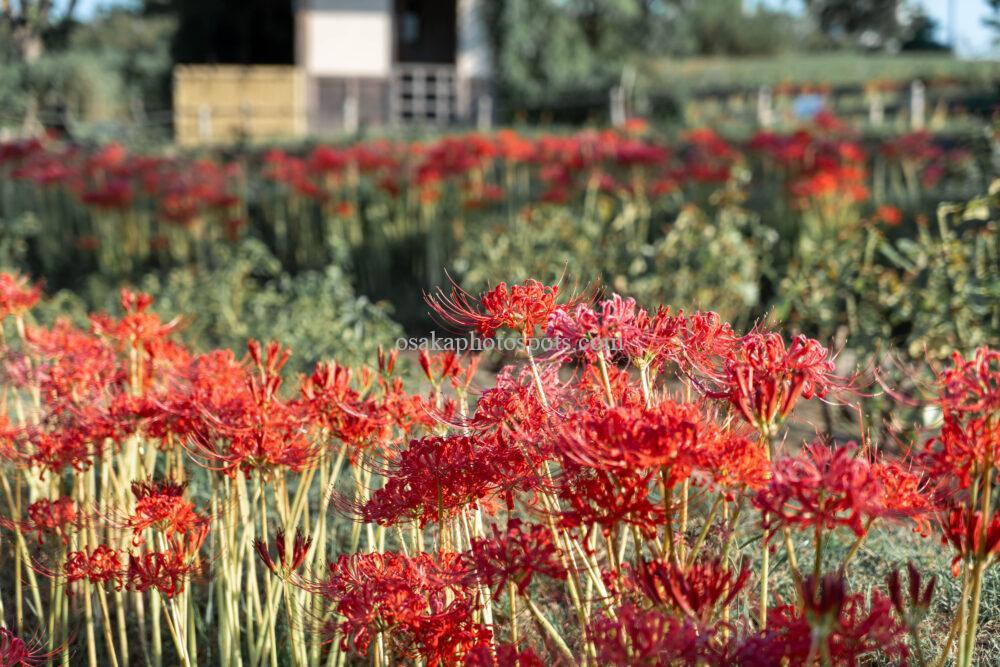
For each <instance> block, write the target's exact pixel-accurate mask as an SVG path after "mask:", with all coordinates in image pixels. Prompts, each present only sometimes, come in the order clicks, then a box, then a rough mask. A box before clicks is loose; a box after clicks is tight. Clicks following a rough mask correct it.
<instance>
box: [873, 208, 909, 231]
mask: <svg viewBox="0 0 1000 667" xmlns="http://www.w3.org/2000/svg"><path fill="white" fill-rule="evenodd" d="M874 218H875V220H876V221H878V222H880V223H882V224H883V225H885V226H886V227H899V225H900V224H902V222H903V212H902V211H900V210H899V209H898V208H896V207H895V206H891V205H888V204H883V205H882V206H879V207H878V208H877V209H875V216H874Z"/></svg>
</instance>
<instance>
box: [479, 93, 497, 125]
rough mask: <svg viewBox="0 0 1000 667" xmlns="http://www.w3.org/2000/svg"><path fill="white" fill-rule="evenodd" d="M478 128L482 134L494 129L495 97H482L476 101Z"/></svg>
mask: <svg viewBox="0 0 1000 667" xmlns="http://www.w3.org/2000/svg"><path fill="white" fill-rule="evenodd" d="M476 128H477V129H478V130H479V131H480V132H489V131H490V130H492V129H493V96H492V95H480V96H479V99H477V100H476Z"/></svg>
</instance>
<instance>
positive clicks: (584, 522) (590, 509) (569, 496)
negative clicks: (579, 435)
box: [559, 462, 665, 538]
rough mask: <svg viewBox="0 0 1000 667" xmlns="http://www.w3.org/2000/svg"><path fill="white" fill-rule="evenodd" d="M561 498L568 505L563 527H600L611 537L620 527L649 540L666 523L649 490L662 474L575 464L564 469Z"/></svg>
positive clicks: (660, 506)
mask: <svg viewBox="0 0 1000 667" xmlns="http://www.w3.org/2000/svg"><path fill="white" fill-rule="evenodd" d="M563 472H564V474H563V478H562V479H561V480H560V482H559V495H560V497H562V498H564V499H565V500H566V501H567V504H568V506H567V507H565V508H564V509H563V512H562V515H561V518H560V523H562V525H564V526H567V527H570V528H576V527H579V526H589V525H592V524H593V525H597V526H600V527H601V530H602V532H603V533H604V534H605V535H609V534H610V533H611V531H612V529H614V528H616V527H617V526H618V524H620V523H625V524H628V525H630V526H635V527H636V528H638V529H639V531H640V532H641V533H642V535H643V536H644V537H646V538H652V537H653V536H654V535H656V531H657V528H658V527H659V526H661V525H663V523H664V519H665V516H664V508H663V504H662V503H661V502H659V501H656V502H654V501H653V500H652V499H651V498H650V489H651V488H652V486H653V485H654V484H655V483H656V482H657V481H658V480H659V477H660V475H659V472H658V471H656V470H647V471H644V472H639V471H632V470H620V471H615V472H611V471H606V470H600V469H594V468H588V467H585V466H577V465H575V464H573V463H572V462H570V463H568V464H567V465H566V466H565V469H564V471H563Z"/></svg>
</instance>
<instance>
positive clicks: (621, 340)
mask: <svg viewBox="0 0 1000 667" xmlns="http://www.w3.org/2000/svg"><path fill="white" fill-rule="evenodd" d="M647 318H648V316H647V315H646V314H645V311H642V309H639V311H637V310H636V303H635V299H631V298H629V299H625V298H622V297H621V296H620V295H618V294H614V295H612V297H611V298H610V299H606V300H604V301H601V302H600V303H598V304H597V308H596V309H595V308H592V307H590V306H588V305H586V304H583V303H581V304H578V305H576V306H574V307H567V306H560V307H558V308H555V309H554V310H553V311H552V313H551V315H550V316H549V318H548V321H547V322H546V327H545V334H546V335H547V336H548V337H549V338H552V339H555V341H556V342H557V344H558V348H557V349H558V351H559V353H561V354H563V355H566V356H570V355H579V356H581V357H583V358H585V359H588V360H593V359H595V358H596V357H597V356H598V355H603V356H604V357H605V358H606V359H608V358H612V357H617V356H625V357H639V356H641V355H642V353H643V352H645V350H646V340H647V338H646V336H645V335H644V332H643V330H642V328H641V326H640V325H641V323H642V322H644V321H646V320H647Z"/></svg>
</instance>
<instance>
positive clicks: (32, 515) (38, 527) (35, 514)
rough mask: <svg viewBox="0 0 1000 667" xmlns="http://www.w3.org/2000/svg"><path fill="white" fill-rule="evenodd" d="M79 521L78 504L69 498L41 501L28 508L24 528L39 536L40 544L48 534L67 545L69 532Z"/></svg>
mask: <svg viewBox="0 0 1000 667" xmlns="http://www.w3.org/2000/svg"><path fill="white" fill-rule="evenodd" d="M77 519H78V515H77V511H76V503H75V502H73V499H72V498H70V497H68V496H63V497H62V498H58V499H56V500H54V501H52V500H48V499H45V498H43V499H41V500H37V501H35V502H33V503H32V504H31V505H30V506H28V520H27V522H26V523H25V526H24V528H25V529H26V531H28V532H34V533H37V534H38V543H39V544H42V543H43V542H44V541H45V535H46V534H55V535H58V536H59V538H60V539H61V540H62V541H63V543H64V544H67V543H68V541H69V531H70V530H71V529H72V528H73V526H74V525H75V524H76V521H77Z"/></svg>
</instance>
